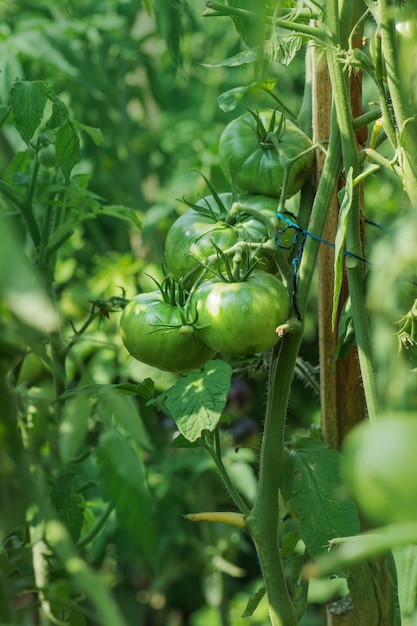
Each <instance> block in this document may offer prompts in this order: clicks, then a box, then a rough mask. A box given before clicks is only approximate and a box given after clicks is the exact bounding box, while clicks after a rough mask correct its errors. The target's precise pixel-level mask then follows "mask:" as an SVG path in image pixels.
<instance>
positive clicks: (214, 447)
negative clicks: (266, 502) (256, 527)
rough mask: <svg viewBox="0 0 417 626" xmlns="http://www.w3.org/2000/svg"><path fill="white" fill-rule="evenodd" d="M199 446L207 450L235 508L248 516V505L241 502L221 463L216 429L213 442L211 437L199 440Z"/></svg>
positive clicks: (241, 499) (218, 437)
mask: <svg viewBox="0 0 417 626" xmlns="http://www.w3.org/2000/svg"><path fill="white" fill-rule="evenodd" d="M200 445H201V446H202V447H203V448H204V449H205V450H207V452H208V453H209V454H210V456H211V458H212V459H213V461H214V463H215V464H216V467H217V469H218V471H219V474H220V476H221V477H222V479H223V482H224V484H225V486H226V488H227V490H228V492H229V494H230V496H231V498H232V500H233V502H234V503H235V504H236V506H237V507H238V509H239V511H240V512H241V513H242V514H243V515H244V516H245V517H246V516H248V515H249V513H250V509H249V507H248V505H247V504H246V502H245V501H244V500H243V498H242V496H241V495H240V493H239V492H238V490H237V489H236V487H235V485H234V484H233V482H232V480H231V479H230V476H229V474H228V473H227V470H226V468H225V466H224V463H223V459H222V454H221V444H220V435H219V430H218V428H216V430H215V431H214V442H213V439H212V437H210V439H209V440H207V438H206V439H201V440H200Z"/></svg>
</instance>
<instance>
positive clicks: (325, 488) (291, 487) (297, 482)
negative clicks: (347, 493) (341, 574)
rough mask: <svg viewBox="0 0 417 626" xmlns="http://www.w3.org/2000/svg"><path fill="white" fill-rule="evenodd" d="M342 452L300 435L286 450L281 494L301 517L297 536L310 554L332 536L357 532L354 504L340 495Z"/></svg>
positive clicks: (321, 549) (318, 551)
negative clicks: (289, 448) (288, 450)
mask: <svg viewBox="0 0 417 626" xmlns="http://www.w3.org/2000/svg"><path fill="white" fill-rule="evenodd" d="M341 461H342V455H341V454H340V453H339V452H337V451H336V450H331V449H329V448H328V447H327V445H326V444H325V443H324V442H323V441H319V440H318V439H313V438H310V437H300V438H299V439H297V440H296V443H295V448H294V449H293V450H291V451H290V452H288V453H287V455H286V457H285V461H284V473H283V479H282V484H281V493H282V495H283V497H284V499H285V500H286V501H289V502H290V503H291V507H292V510H293V511H294V512H295V513H296V515H297V516H298V518H299V520H300V536H301V539H302V540H303V542H304V543H305V545H306V548H307V550H308V552H309V553H310V555H311V556H312V557H315V556H316V555H318V554H320V553H321V552H324V551H326V550H327V546H328V542H329V541H330V540H331V539H334V538H335V537H346V536H348V535H354V534H356V533H357V532H358V531H359V520H358V516H357V511H356V507H355V504H354V502H353V501H352V500H350V499H349V498H343V497H341V496H340V495H339V493H338V489H339V488H340V484H341V481H340V469H341Z"/></svg>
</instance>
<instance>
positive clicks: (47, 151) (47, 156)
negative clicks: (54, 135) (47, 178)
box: [38, 143, 58, 168]
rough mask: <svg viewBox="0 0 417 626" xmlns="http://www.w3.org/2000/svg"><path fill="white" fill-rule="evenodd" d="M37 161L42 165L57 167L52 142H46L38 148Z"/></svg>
mask: <svg viewBox="0 0 417 626" xmlns="http://www.w3.org/2000/svg"><path fill="white" fill-rule="evenodd" d="M38 159H39V163H40V164H41V165H43V167H46V168H50V167H57V166H58V159H57V157H56V150H55V146H54V144H53V143H50V144H48V145H47V146H45V147H44V148H41V149H40V150H39V154H38Z"/></svg>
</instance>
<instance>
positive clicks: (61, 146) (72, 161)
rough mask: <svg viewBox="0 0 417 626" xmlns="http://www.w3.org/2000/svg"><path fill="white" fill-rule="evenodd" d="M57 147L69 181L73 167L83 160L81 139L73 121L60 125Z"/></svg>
mask: <svg viewBox="0 0 417 626" xmlns="http://www.w3.org/2000/svg"><path fill="white" fill-rule="evenodd" d="M55 148H56V157H57V159H58V163H59V165H60V167H61V169H62V173H63V174H64V177H65V180H66V182H68V181H69V177H70V174H71V170H72V168H73V167H74V165H76V164H77V163H79V162H80V161H81V151H80V140H79V137H78V133H77V131H76V130H75V127H74V124H73V122H71V121H69V120H67V121H66V122H64V124H62V125H61V126H60V127H59V129H58V132H57V135H56V140H55Z"/></svg>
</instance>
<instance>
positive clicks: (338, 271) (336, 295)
mask: <svg viewBox="0 0 417 626" xmlns="http://www.w3.org/2000/svg"><path fill="white" fill-rule="evenodd" d="M340 195H341V197H342V200H341V203H340V210H339V218H338V224H337V233H336V240H335V256H334V291H333V312H332V329H333V330H334V329H335V327H336V320H337V310H338V307H339V299H340V290H341V288H342V281H343V258H344V248H345V240H346V229H347V222H348V216H349V211H350V207H351V206H352V199H353V170H352V168H350V169H349V171H348V173H347V176H346V186H345V187H343V189H341V194H340Z"/></svg>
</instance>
